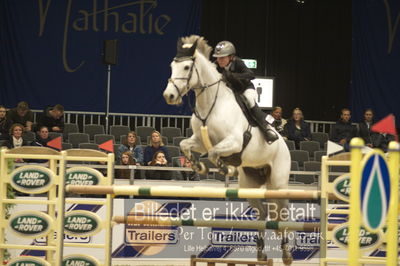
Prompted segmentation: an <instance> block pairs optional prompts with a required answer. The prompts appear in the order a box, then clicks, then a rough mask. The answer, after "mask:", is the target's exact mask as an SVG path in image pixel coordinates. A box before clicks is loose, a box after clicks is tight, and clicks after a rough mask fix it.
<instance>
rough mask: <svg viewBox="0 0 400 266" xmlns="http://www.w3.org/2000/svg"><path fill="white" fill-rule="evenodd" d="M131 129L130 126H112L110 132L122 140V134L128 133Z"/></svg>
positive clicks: (118, 139) (116, 138) (117, 139)
mask: <svg viewBox="0 0 400 266" xmlns="http://www.w3.org/2000/svg"><path fill="white" fill-rule="evenodd" d="M129 131H131V130H130V128H129V127H128V126H117V125H114V126H111V127H110V134H111V135H113V136H114V138H115V140H116V141H120V137H121V136H122V135H125V136H126V135H128V132H129Z"/></svg>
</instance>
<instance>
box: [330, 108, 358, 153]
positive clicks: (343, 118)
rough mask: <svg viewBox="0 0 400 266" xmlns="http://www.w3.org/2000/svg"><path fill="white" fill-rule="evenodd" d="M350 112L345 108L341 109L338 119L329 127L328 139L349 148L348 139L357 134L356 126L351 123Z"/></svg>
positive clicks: (346, 148)
mask: <svg viewBox="0 0 400 266" xmlns="http://www.w3.org/2000/svg"><path fill="white" fill-rule="evenodd" d="M350 118H351V113H350V110H349V109H347V108H343V109H342V111H341V115H340V119H339V121H337V122H336V124H335V125H333V126H332V128H331V132H330V133H331V134H330V140H331V141H333V142H336V143H338V144H340V145H342V146H344V148H345V150H346V151H348V150H349V144H350V140H351V139H352V138H354V137H356V136H357V128H356V127H355V126H353V125H352V124H351V121H350Z"/></svg>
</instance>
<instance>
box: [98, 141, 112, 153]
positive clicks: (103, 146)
mask: <svg viewBox="0 0 400 266" xmlns="http://www.w3.org/2000/svg"><path fill="white" fill-rule="evenodd" d="M99 148H100V149H102V150H105V151H109V152H114V142H113V140H112V139H110V140H107V141H106V142H104V143H101V144H99Z"/></svg>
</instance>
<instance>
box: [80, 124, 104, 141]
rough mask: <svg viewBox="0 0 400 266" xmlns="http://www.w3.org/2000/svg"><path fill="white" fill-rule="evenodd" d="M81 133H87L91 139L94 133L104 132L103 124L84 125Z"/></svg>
mask: <svg viewBox="0 0 400 266" xmlns="http://www.w3.org/2000/svg"><path fill="white" fill-rule="evenodd" d="M83 133H86V134H89V138H90V140H91V141H93V139H94V136H95V135H98V134H104V126H103V125H94V124H89V125H84V126H83Z"/></svg>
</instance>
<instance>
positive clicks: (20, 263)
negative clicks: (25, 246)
mask: <svg viewBox="0 0 400 266" xmlns="http://www.w3.org/2000/svg"><path fill="white" fill-rule="evenodd" d="M28 265H29V266H50V263H48V262H47V261H45V260H44V259H41V258H37V257H33V256H22V257H18V258H14V259H12V260H11V261H10V262H9V263H8V264H7V266H28Z"/></svg>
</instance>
